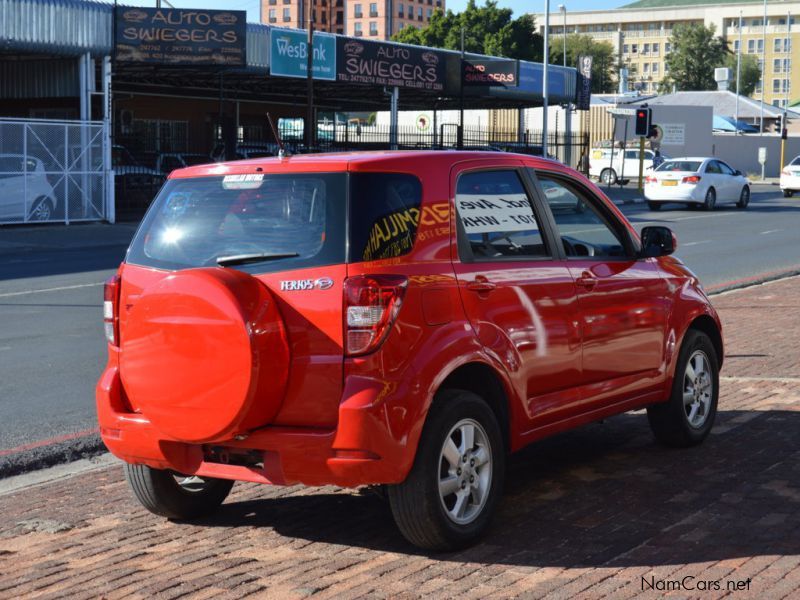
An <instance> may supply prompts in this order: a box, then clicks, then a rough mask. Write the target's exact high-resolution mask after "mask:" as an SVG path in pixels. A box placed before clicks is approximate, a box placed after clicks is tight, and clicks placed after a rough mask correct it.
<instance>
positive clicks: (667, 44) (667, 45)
mask: <svg viewBox="0 0 800 600" xmlns="http://www.w3.org/2000/svg"><path fill="white" fill-rule="evenodd" d="M670 52H672V44H671V43H670V42H664V54H669V53H670Z"/></svg>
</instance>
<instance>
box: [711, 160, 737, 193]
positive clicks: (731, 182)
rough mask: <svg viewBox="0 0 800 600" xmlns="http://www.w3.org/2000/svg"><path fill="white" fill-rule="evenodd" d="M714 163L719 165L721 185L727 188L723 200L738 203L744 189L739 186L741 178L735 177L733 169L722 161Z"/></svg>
mask: <svg viewBox="0 0 800 600" xmlns="http://www.w3.org/2000/svg"><path fill="white" fill-rule="evenodd" d="M714 162H716V163H717V167H718V168H719V172H720V176H719V179H720V182H721V185H724V187H725V196H724V198H721V199H722V200H725V201H726V202H733V201H734V200H736V201H738V200H739V194H740V193H741V191H742V187H741V186H740V185H739V178H738V177H736V175H734V173H733V169H732V168H731V167H729V166H728V165H727V164H725V163H724V162H722V161H721V160H717V161H714Z"/></svg>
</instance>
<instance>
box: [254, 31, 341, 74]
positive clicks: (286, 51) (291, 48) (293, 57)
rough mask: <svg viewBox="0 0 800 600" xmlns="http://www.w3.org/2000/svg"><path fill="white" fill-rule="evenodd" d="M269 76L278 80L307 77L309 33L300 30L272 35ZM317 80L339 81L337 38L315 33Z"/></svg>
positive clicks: (270, 32)
mask: <svg viewBox="0 0 800 600" xmlns="http://www.w3.org/2000/svg"><path fill="white" fill-rule="evenodd" d="M269 38H270V39H269V72H270V75H273V76H276V77H299V78H302V79H305V78H306V77H308V33H307V32H306V31H302V30H299V29H275V28H274V27H273V28H271V29H270V31H269ZM313 45H314V57H313V62H312V64H311V72H312V74H313V77H314V79H324V80H328V81H336V36H335V35H332V34H330V33H316V32H315V33H314V41H313Z"/></svg>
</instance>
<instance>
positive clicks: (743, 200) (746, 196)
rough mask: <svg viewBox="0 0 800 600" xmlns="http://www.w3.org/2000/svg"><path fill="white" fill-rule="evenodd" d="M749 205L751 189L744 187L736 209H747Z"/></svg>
mask: <svg viewBox="0 0 800 600" xmlns="http://www.w3.org/2000/svg"><path fill="white" fill-rule="evenodd" d="M748 204H750V188H749V187H748V186H744V187H743V188H742V191H741V193H740V194H739V201H738V202H737V203H736V207H737V208H747V205H748Z"/></svg>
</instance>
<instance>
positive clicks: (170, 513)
mask: <svg viewBox="0 0 800 600" xmlns="http://www.w3.org/2000/svg"><path fill="white" fill-rule="evenodd" d="M125 479H127V480H128V485H130V487H131V490H133V494H134V495H135V496H136V499H137V500H138V501H139V502H140V503H141V504H142V506H144V507H145V508H146V509H147V510H149V511H150V512H151V513H153V514H156V515H159V516H162V517H166V518H168V519H177V520H187V519H197V518H199V517H204V516H206V515H210V514H211V513H213V512H214V511H216V510H217V508H219V505H220V504H222V503H223V501H224V500H225V498H227V497H228V494H229V493H230V491H231V488H232V487H233V483H234V482H233V481H230V480H227V479H212V478H201V477H184V476H181V475H178V474H175V473H173V472H172V471H161V470H159V469H153V468H151V467H148V466H145V465H131V464H125ZM179 480H182V481H180V482H179Z"/></svg>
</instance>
